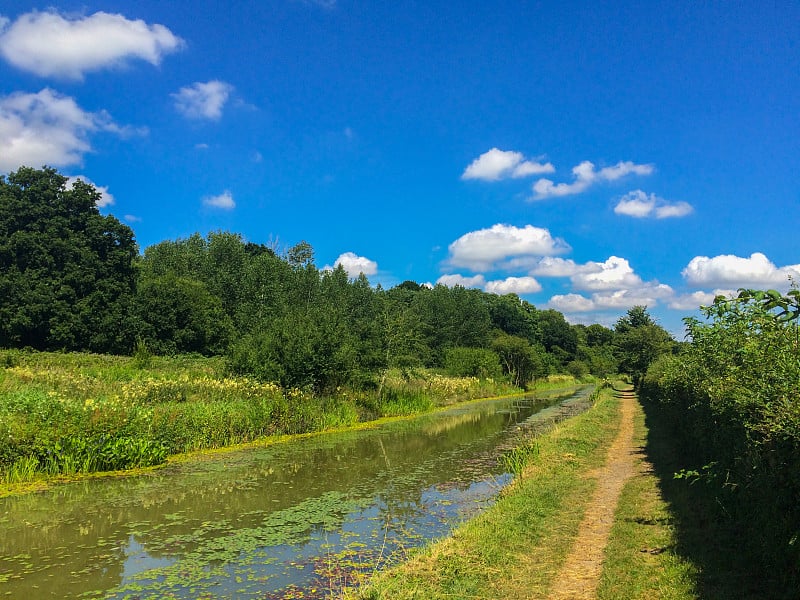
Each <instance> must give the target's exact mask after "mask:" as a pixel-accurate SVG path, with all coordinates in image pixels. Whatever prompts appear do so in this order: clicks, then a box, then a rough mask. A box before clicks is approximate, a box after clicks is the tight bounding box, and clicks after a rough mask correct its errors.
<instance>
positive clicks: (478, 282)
mask: <svg viewBox="0 0 800 600" xmlns="http://www.w3.org/2000/svg"><path fill="white" fill-rule="evenodd" d="M436 283H438V284H440V285H446V286H447V287H455V286H457V285H460V286H461V287H465V288H482V287H483V286H484V285H486V279H485V278H484V276H483V275H473V276H472V277H465V276H464V275H458V274H456V273H454V274H451V275H442V276H441V277H439V279H437V280H436Z"/></svg>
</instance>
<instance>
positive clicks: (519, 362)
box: [492, 333, 548, 387]
mask: <svg viewBox="0 0 800 600" xmlns="http://www.w3.org/2000/svg"><path fill="white" fill-rule="evenodd" d="M492 350H494V352H495V353H496V354H497V355H498V356H499V357H500V364H501V365H502V366H503V372H505V373H507V374H508V375H509V376H510V377H511V382H512V383H513V384H514V385H516V386H517V387H524V386H525V385H526V384H527V383H528V382H529V381H530V380H531V379H537V378H539V377H544V376H545V375H546V374H547V371H548V365H547V362H548V361H547V356H546V355H545V352H544V349H543V348H541V347H536V346H531V344H530V342H528V340H526V339H524V338H521V337H517V336H515V335H508V334H505V333H502V334H500V335H498V336H497V337H495V339H494V340H493V341H492Z"/></svg>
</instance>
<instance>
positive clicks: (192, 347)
mask: <svg viewBox="0 0 800 600" xmlns="http://www.w3.org/2000/svg"><path fill="white" fill-rule="evenodd" d="M136 313H137V316H138V321H139V323H140V330H139V338H140V339H141V340H143V341H144V343H145V344H146V345H147V347H148V348H149V349H151V350H152V351H154V352H156V353H157V354H177V353H186V352H195V353H199V354H207V355H213V354H222V353H224V352H225V350H226V349H227V346H228V343H229V341H230V340H231V338H232V337H233V331H234V330H233V322H232V321H231V319H230V317H229V316H228V315H227V314H226V313H225V310H224V309H223V307H222V302H221V301H220V299H219V298H218V297H217V296H214V295H213V294H211V293H210V292H209V291H208V289H207V288H206V286H205V284H203V283H202V282H200V281H197V280H195V279H189V278H186V277H178V276H176V275H175V274H174V273H169V274H167V275H162V276H160V277H152V278H149V279H147V280H145V281H143V282H142V283H141V284H140V285H139V289H138V291H137V295H136Z"/></svg>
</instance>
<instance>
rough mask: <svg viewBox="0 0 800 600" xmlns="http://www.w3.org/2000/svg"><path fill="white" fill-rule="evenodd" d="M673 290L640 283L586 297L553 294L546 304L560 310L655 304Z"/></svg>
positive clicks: (590, 309)
mask: <svg viewBox="0 0 800 600" xmlns="http://www.w3.org/2000/svg"><path fill="white" fill-rule="evenodd" d="M674 295H675V291H674V290H673V289H672V288H671V287H670V286H668V285H666V284H663V283H658V282H649V283H642V284H641V285H640V286H639V287H637V288H630V289H622V290H611V291H603V292H595V293H593V294H591V297H589V298H587V297H586V296H583V295H581V294H563V295H555V296H553V297H552V298H550V301H549V302H548V303H547V306H549V307H550V308H555V309H556V310H560V311H562V312H591V311H595V310H611V309H615V310H617V309H628V308H631V307H633V306H637V305H640V306H641V305H644V306H655V305H657V304H658V303H659V301H662V300H668V299H670V298H672V297H674Z"/></svg>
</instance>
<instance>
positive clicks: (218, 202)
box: [203, 190, 236, 210]
mask: <svg viewBox="0 0 800 600" xmlns="http://www.w3.org/2000/svg"><path fill="white" fill-rule="evenodd" d="M203 206H208V207H210V208H219V209H222V210H233V209H234V208H236V202H234V200H233V194H231V193H230V191H228V190H225V191H224V192H222V193H221V194H219V195H218V196H206V197H205V198H203Z"/></svg>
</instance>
